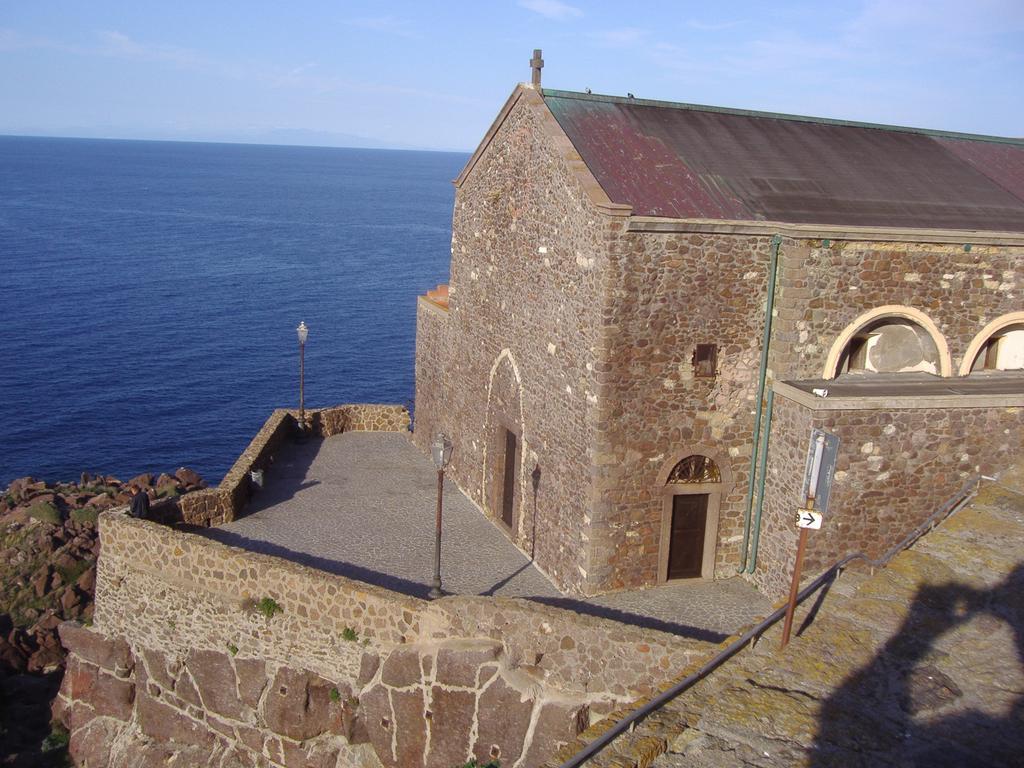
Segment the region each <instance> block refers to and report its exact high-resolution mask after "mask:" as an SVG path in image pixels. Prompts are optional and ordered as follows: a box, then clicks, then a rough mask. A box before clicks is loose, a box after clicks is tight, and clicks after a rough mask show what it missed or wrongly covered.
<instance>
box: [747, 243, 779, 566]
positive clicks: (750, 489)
mask: <svg viewBox="0 0 1024 768" xmlns="http://www.w3.org/2000/svg"><path fill="white" fill-rule="evenodd" d="M781 244H782V238H781V237H780V236H779V235H775V236H774V237H773V238H772V248H771V256H770V259H769V261H768V296H767V298H766V299H765V307H764V338H763V339H762V340H761V369H760V372H759V373H758V376H757V406H756V409H755V411H754V439H753V440H752V441H751V444H752V445H751V450H750V471H749V472H748V479H747V502H746V510H745V512H744V513H743V547H742V550H741V551H742V557H741V559H740V569H739V573H743V572H744V571H746V570H747V551H748V549H749V548H750V513H751V510H752V508H753V506H754V482H755V481H756V480H757V473H756V472H755V469H756V468H757V453H758V443H759V442H760V440H761V416H762V414H763V411H764V384H765V380H766V379H767V378H768V346H769V344H770V343H771V339H772V312H773V311H774V309H775V280H776V272H777V271H778V269H777V268H778V264H779V246H780V245H781ZM769 396H770V393H769ZM763 488H764V478H763V477H762V479H761V489H762V490H763ZM760 522H761V521H760V515H758V530H760Z"/></svg>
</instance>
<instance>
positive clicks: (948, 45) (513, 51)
mask: <svg viewBox="0 0 1024 768" xmlns="http://www.w3.org/2000/svg"><path fill="white" fill-rule="evenodd" d="M534 48H542V49H543V51H544V60H545V67H544V71H543V84H544V87H546V88H558V89H564V90H576V91H582V90H584V89H586V88H590V89H592V90H593V92H594V93H609V94H615V95H625V94H626V93H627V92H630V93H633V94H635V95H636V96H637V98H645V99H664V100H668V101H681V102H689V103H696V104H711V105H716V106H727V107H737V108H744V109H757V110H767V111H773V112H789V113H795V114H805V115H816V116H822V117H832V118H842V119H851V120H863V121H868V122H879V123H889V124H894V125H909V126H917V127H927V128H938V129H944V130H951V131H965V132H971V133H985V134H994V135H1001V136H1018V137H1021V136H1024V0H963V1H962V2H956V1H954V0H856V1H854V0H850V1H847V0H829V2H824V1H823V0H814V1H813V2H782V1H781V0H780V2H776V3H765V2H753V1H748V2H728V0H723V1H722V2H718V3H708V2H688V1H683V0H679V1H677V2H662V1H659V0H633V1H632V2H629V3H623V2H621V0H620V1H619V2H584V1H583V0H476V2H461V1H460V0H452V1H451V2H442V1H441V0H419V1H418V2H356V1H353V2H346V1H345V0H293V1H292V2H287V3H286V2H280V1H279V0H278V1H277V2H269V1H266V2H265V1H263V0H249V1H248V2H241V1H240V0H239V1H237V2H232V1H231V0H217V1H214V0H201V1H194V0H175V2H157V0H132V1H131V2H117V1H115V0H92V1H91V2H84V1H82V0H75V1H70V0H68V1H65V0H48V1H44V0H38V1H37V2H26V1H24V0H0V133H2V134H26V135H53V136H89V137H109V138H139V139H182V140H197V141H238V142H257V143H301V144H312V145H327V146H359V145H363V146H371V145H372V146H389V147H402V148H425V149H445V150H459V151H470V150H472V149H473V148H474V147H475V146H476V145H477V143H478V142H479V141H480V139H481V138H482V137H483V135H484V134H485V133H486V131H487V128H488V127H489V125H490V124H491V122H492V120H493V119H494V117H495V116H496V115H497V113H498V111H499V110H500V108H501V106H502V104H503V103H504V101H505V99H506V98H507V97H508V95H509V93H511V92H512V89H513V88H514V87H515V85H516V83H518V82H522V81H529V79H530V68H529V63H528V62H529V59H530V56H531V55H532V51H533V49H534Z"/></svg>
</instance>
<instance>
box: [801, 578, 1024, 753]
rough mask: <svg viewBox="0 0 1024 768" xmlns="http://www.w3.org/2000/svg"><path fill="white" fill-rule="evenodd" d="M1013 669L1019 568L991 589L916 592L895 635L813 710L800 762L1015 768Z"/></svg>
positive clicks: (1022, 745)
mask: <svg viewBox="0 0 1024 768" xmlns="http://www.w3.org/2000/svg"><path fill="white" fill-rule="evenodd" d="M968 651H969V653H968ZM1022 670H1024V563H1021V564H1019V565H1017V567H1016V568H1015V569H1014V570H1013V571H1012V572H1011V573H1010V575H1009V576H1008V577H1007V578H1006V579H1005V580H1004V581H1003V582H1002V583H1000V584H998V585H996V586H995V587H993V588H991V589H974V588H972V587H969V586H966V585H963V584H957V583H949V584H944V585H939V586H926V587H922V588H921V589H920V590H919V591H918V592H917V594H916V595H915V598H914V602H913V604H912V605H911V608H910V612H909V613H908V615H907V616H906V618H905V620H904V622H903V624H902V625H901V626H900V629H899V631H898V632H897V633H896V635H895V636H894V637H893V638H892V639H891V640H890V641H889V642H888V643H886V645H885V646H884V647H883V648H882V650H881V651H880V652H879V653H878V655H877V656H876V657H875V658H874V660H873V661H872V662H871V663H870V664H869V665H868V666H866V667H865V668H863V669H862V670H860V671H859V672H857V673H856V674H854V675H853V676H852V677H850V678H849V679H848V680H847V681H846V682H845V683H844V684H843V685H842V687H841V688H839V689H838V690H837V691H836V692H835V693H834V694H833V695H832V696H831V697H830V698H828V699H827V700H826V701H825V702H824V703H823V705H822V708H821V727H820V730H819V735H818V738H817V739H816V741H815V743H814V746H813V750H812V754H811V761H810V765H812V766H815V767H816V768H825V767H826V766H828V767H829V768H832V767H833V766H844V767H845V766H857V765H864V766H894V767H895V766H900V768H909V767H910V766H922V767H923V766H928V767H929V768H935V767H938V766H950V767H952V766H957V768H969V767H972V766H979V767H980V766H986V767H988V768H991V767H992V766H1024V683H1022V681H1024V671H1022Z"/></svg>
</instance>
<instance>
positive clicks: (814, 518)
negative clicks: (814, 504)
mask: <svg viewBox="0 0 1024 768" xmlns="http://www.w3.org/2000/svg"><path fill="white" fill-rule="evenodd" d="M796 514H797V517H796V524H797V527H798V528H811V529H813V530H815V531H816V530H818V529H819V528H821V513H820V512H811V510H809V509H798V510H797V511H796Z"/></svg>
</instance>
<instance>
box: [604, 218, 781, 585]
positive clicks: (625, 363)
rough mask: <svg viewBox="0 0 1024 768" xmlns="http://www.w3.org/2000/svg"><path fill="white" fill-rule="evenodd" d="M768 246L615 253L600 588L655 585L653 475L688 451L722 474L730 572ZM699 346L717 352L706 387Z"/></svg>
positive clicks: (719, 563)
mask: <svg viewBox="0 0 1024 768" xmlns="http://www.w3.org/2000/svg"><path fill="white" fill-rule="evenodd" d="M770 242H771V241H770V238H768V237H738V236H722V235H698V234H670V235H660V234H659V235H653V234H642V235H641V234H630V235H627V236H624V237H623V238H621V239H620V240H619V241H617V243H616V244H615V246H614V250H613V253H614V256H615V258H614V267H613V269H614V274H615V276H614V280H615V281H616V288H615V290H614V291H613V293H612V300H611V301H610V303H609V304H608V306H607V308H606V310H605V317H604V318H603V323H604V326H605V328H606V330H607V331H608V346H607V348H606V349H605V350H604V351H605V354H606V359H605V360H603V361H602V362H601V363H600V364H599V366H598V380H599V382H600V386H601V390H600V391H601V397H602V401H603V411H602V420H601V422H600V425H599V426H600V438H601V447H600V448H599V451H598V453H597V456H596V457H595V464H596V467H595V473H596V478H597V479H596V481H595V482H596V484H597V488H598V491H599V493H600V501H599V503H598V505H597V506H596V507H595V515H594V518H595V519H594V539H595V554H594V559H595V561H598V562H601V563H602V565H601V566H600V567H599V568H598V569H597V573H598V574H599V576H598V581H599V583H600V585H601V587H602V588H603V589H619V588H622V587H632V586H638V585H641V584H651V583H654V582H656V581H657V580H658V578H659V574H658V572H657V566H658V553H659V547H660V545H661V542H660V533H661V521H662V514H663V509H664V497H663V493H664V490H665V487H664V484H663V483H662V484H661V485H659V484H658V475H659V473H662V472H663V470H665V468H666V467H669V466H670V465H674V464H675V463H676V462H678V461H679V460H680V459H682V458H684V457H686V456H688V455H690V454H704V455H707V456H710V457H711V458H712V459H713V460H714V461H715V462H716V463H717V464H718V466H719V467H720V469H721V470H722V472H723V480H724V481H725V482H724V483H723V493H722V499H721V509H720V519H719V531H718V543H717V551H716V573H717V574H718V575H719V576H722V577H725V576H731V575H733V574H734V573H735V571H736V565H737V564H738V562H739V540H740V538H741V535H742V527H743V519H742V518H743V501H744V498H745V493H746V484H747V469H748V465H749V458H750V452H751V436H752V431H753V416H752V414H753V410H754V398H755V394H756V387H757V379H756V376H757V369H758V364H759V360H760V357H759V355H760V347H761V336H762V332H763V328H764V302H765V288H766V285H767V274H768V269H767V267H768V254H769V247H770ZM704 343H707V344H716V345H718V368H717V371H716V373H715V376H714V377H713V378H700V377H697V376H695V372H694V368H693V354H694V348H695V346H696V345H697V344H704ZM730 480H731V481H730Z"/></svg>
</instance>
